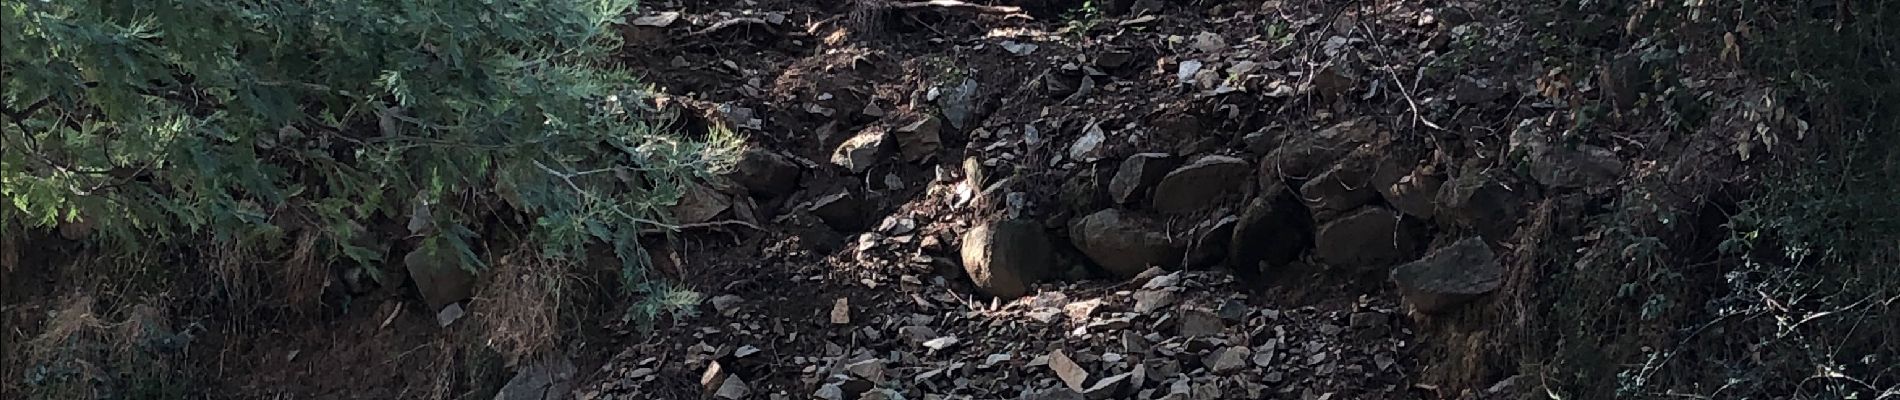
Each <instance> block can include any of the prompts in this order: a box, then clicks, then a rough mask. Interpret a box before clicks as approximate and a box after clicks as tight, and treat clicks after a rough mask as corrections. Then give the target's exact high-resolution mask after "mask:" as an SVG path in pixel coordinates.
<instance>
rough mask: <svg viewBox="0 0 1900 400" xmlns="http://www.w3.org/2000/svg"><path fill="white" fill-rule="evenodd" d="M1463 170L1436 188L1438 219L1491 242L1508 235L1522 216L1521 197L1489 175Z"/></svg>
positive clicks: (1473, 170) (1470, 169) (1472, 170)
mask: <svg viewBox="0 0 1900 400" xmlns="http://www.w3.org/2000/svg"><path fill="white" fill-rule="evenodd" d="M1466 169H1467V172H1465V173H1464V174H1462V175H1458V176H1454V177H1452V180H1451V181H1450V182H1446V183H1445V185H1444V187H1441V188H1439V190H1438V200H1437V203H1438V207H1437V211H1436V214H1437V217H1438V219H1439V220H1440V221H1443V222H1445V223H1449V224H1451V225H1453V226H1458V227H1462V228H1465V229H1471V230H1474V231H1477V232H1479V233H1480V234H1483V235H1485V236H1487V237H1491V238H1493V239H1500V240H1501V239H1503V238H1504V237H1506V236H1508V235H1510V233H1511V231H1512V230H1515V229H1516V228H1517V219H1518V217H1520V216H1521V213H1522V210H1521V209H1522V207H1521V204H1522V202H1523V201H1522V200H1521V197H1520V194H1519V193H1517V192H1514V191H1512V190H1511V188H1509V187H1506V186H1504V185H1503V184H1502V183H1500V182H1498V180H1497V179H1495V178H1493V177H1491V176H1490V175H1489V174H1486V173H1484V172H1482V171H1478V170H1475V169H1473V168H1466Z"/></svg>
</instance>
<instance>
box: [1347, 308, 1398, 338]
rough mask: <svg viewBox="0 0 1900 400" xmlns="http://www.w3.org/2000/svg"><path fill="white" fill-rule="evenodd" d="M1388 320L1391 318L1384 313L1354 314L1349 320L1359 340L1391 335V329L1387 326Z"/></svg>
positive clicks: (1364, 312)
mask: <svg viewBox="0 0 1900 400" xmlns="http://www.w3.org/2000/svg"><path fill="white" fill-rule="evenodd" d="M1390 320H1391V318H1389V317H1387V316H1386V315H1385V313H1381V312H1376V311H1362V312H1356V313H1353V314H1352V317H1351V318H1350V319H1349V321H1350V322H1351V324H1352V328H1353V329H1355V330H1357V332H1358V333H1359V337H1360V338H1364V339H1370V338H1380V337H1385V335H1387V334H1390V333H1392V328H1391V327H1390V325H1388V323H1389V322H1390Z"/></svg>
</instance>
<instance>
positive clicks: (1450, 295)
mask: <svg viewBox="0 0 1900 400" xmlns="http://www.w3.org/2000/svg"><path fill="white" fill-rule="evenodd" d="M1391 275H1392V283H1395V284H1398V287H1399V294H1400V295H1403V296H1405V301H1406V303H1410V304H1411V305H1412V308H1413V309H1416V310H1418V311H1419V312H1422V313H1425V314H1438V313H1442V312H1445V311H1448V310H1450V309H1451V308H1452V307H1453V306H1457V305H1459V304H1464V303H1465V302H1468V301H1471V300H1472V299H1475V298H1477V297H1478V296H1482V295H1484V294H1486V293H1491V292H1492V291H1495V290H1497V289H1498V286H1499V285H1501V284H1502V283H1503V280H1504V268H1503V267H1500V266H1499V265H1498V261H1497V256H1496V255H1494V254H1492V253H1491V248H1490V247H1489V246H1487V245H1485V244H1484V241H1483V240H1480V239H1478V238H1476V237H1471V238H1465V239H1462V240H1459V241H1458V242H1456V243H1452V245H1451V246H1446V247H1445V248H1442V249H1438V250H1434V251H1432V253H1431V254H1429V255H1426V256H1425V257H1424V258H1421V259H1419V260H1418V261H1413V262H1410V263H1406V264H1404V265H1400V266H1398V267H1395V268H1393V269H1392V274H1391Z"/></svg>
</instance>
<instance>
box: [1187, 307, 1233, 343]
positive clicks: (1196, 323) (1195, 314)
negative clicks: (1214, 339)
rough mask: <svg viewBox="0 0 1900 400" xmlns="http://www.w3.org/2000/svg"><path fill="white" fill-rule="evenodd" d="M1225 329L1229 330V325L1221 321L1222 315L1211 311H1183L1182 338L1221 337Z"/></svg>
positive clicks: (1191, 309) (1192, 309)
mask: <svg viewBox="0 0 1900 400" xmlns="http://www.w3.org/2000/svg"><path fill="white" fill-rule="evenodd" d="M1225 329H1227V323H1226V322H1224V321H1221V319H1220V315H1216V314H1214V313H1213V312H1211V311H1208V310H1204V309H1200V308H1183V309H1182V310H1181V336H1182V337H1189V338H1193V337H1211V336H1214V335H1219V334H1220V333H1221V331H1222V330H1225Z"/></svg>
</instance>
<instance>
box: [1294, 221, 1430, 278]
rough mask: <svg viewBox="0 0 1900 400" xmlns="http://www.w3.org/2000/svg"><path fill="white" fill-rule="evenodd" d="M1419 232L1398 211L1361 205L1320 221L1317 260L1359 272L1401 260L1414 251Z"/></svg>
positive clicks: (1315, 253)
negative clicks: (1330, 219) (1349, 211)
mask: <svg viewBox="0 0 1900 400" xmlns="http://www.w3.org/2000/svg"><path fill="white" fill-rule="evenodd" d="M1418 236H1419V233H1418V232H1416V228H1415V227H1413V224H1409V223H1405V221H1402V220H1400V216H1399V214H1398V213H1396V212H1393V211H1392V210H1388V209H1385V208H1381V207H1365V208H1361V209H1359V210H1358V211H1354V212H1351V213H1348V214H1346V215H1345V216H1341V217H1339V219H1337V220H1333V221H1332V222H1328V223H1326V224H1325V225H1321V226H1320V228H1319V234H1318V235H1317V237H1316V238H1315V239H1314V243H1315V244H1316V245H1317V247H1316V248H1315V249H1314V255H1315V256H1316V257H1317V258H1318V259H1319V261H1320V262H1323V263H1326V264H1328V265H1331V266H1334V267H1343V268H1347V269H1349V270H1355V271H1359V272H1365V271H1369V270H1371V269H1374V268H1379V267H1385V266H1389V265H1392V264H1394V263H1398V262H1400V261H1404V260H1406V259H1408V258H1411V257H1412V256H1413V255H1414V254H1416V252H1417V249H1418V246H1419V245H1418V241H1419V237H1418Z"/></svg>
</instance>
